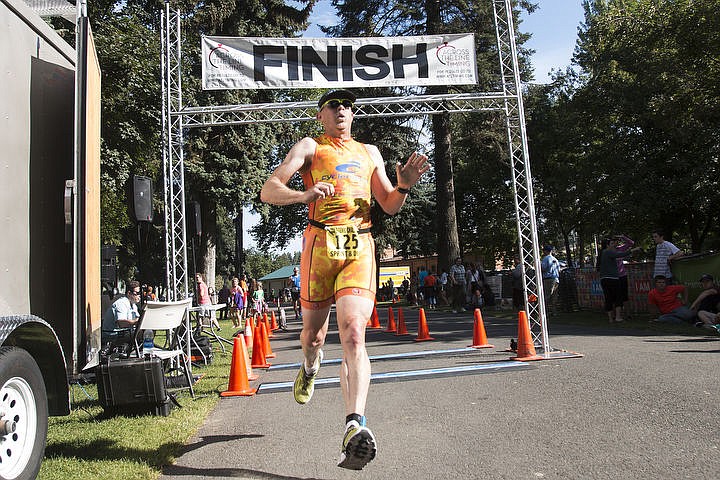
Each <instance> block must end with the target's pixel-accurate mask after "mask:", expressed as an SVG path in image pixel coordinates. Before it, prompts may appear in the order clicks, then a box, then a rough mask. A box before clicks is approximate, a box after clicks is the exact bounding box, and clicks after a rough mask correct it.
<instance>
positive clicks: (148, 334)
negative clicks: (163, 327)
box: [143, 330, 155, 358]
mask: <svg viewBox="0 0 720 480" xmlns="http://www.w3.org/2000/svg"><path fill="white" fill-rule="evenodd" d="M154 338H155V332H154V331H153V330H145V333H143V355H145V358H149V357H150V353H151V352H152V349H153V347H154V346H155V342H154V341H153V339H154Z"/></svg>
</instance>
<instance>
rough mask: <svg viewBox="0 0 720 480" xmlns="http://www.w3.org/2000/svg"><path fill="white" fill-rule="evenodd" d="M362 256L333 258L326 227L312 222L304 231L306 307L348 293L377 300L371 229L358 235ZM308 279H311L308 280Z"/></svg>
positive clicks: (302, 272)
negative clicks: (328, 245) (313, 224)
mask: <svg viewBox="0 0 720 480" xmlns="http://www.w3.org/2000/svg"><path fill="white" fill-rule="evenodd" d="M358 242H359V245H358V249H359V250H360V255H359V257H360V258H357V259H353V260H345V259H342V260H339V259H330V258H329V257H328V255H327V249H326V246H325V230H323V229H322V228H318V227H314V226H312V225H308V227H307V228H306V229H305V233H303V249H302V255H301V259H300V276H301V278H302V279H303V281H302V285H300V303H301V305H302V306H303V307H304V308H308V309H316V310H317V309H321V308H324V307H327V306H328V305H331V304H332V303H333V302H334V301H336V300H337V299H338V298H340V297H342V296H345V295H355V296H359V297H363V298H367V299H370V300H372V301H375V292H376V290H377V279H376V277H375V270H376V265H375V241H374V240H373V238H372V235H371V234H370V233H362V234H360V235H359V236H358ZM306 279H307V280H306Z"/></svg>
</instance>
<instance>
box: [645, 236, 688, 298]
mask: <svg viewBox="0 0 720 480" xmlns="http://www.w3.org/2000/svg"><path fill="white" fill-rule="evenodd" d="M652 239H653V241H654V242H655V270H654V272H653V278H657V277H658V276H659V275H662V276H663V277H665V281H666V284H667V285H672V284H673V283H674V282H673V274H672V269H671V268H670V264H671V263H672V262H673V260H676V259H678V258H680V257H682V256H683V252H682V251H681V250H680V249H679V248H678V247H676V246H675V245H673V244H672V243H670V242H668V241H667V240H665V232H663V231H662V230H655V231H653V233H652Z"/></svg>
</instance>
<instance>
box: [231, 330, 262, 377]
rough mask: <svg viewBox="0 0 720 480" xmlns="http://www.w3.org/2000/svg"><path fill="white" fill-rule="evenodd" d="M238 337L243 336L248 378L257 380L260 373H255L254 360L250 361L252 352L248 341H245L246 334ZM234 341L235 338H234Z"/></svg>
mask: <svg viewBox="0 0 720 480" xmlns="http://www.w3.org/2000/svg"><path fill="white" fill-rule="evenodd" d="M237 338H242V349H243V355H245V367H246V368H247V377H248V380H250V381H251V382H252V381H253V380H257V379H258V378H260V375H258V374H257V373H253V371H252V362H251V361H250V354H249V353H248V349H247V342H246V341H245V340H246V339H245V335H240V336H238V337H237ZM251 338H252V337H251ZM233 342H234V340H233ZM234 348H235V344H234V343H233V349H234Z"/></svg>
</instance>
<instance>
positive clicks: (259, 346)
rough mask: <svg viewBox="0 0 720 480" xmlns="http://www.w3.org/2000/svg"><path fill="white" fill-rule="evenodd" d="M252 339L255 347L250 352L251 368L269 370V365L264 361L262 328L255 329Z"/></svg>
mask: <svg viewBox="0 0 720 480" xmlns="http://www.w3.org/2000/svg"><path fill="white" fill-rule="evenodd" d="M253 337H254V338H255V346H254V347H253V352H252V368H270V364H269V363H268V362H267V360H266V359H265V347H264V346H263V342H262V328H261V327H260V325H258V326H257V327H255V332H253Z"/></svg>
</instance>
